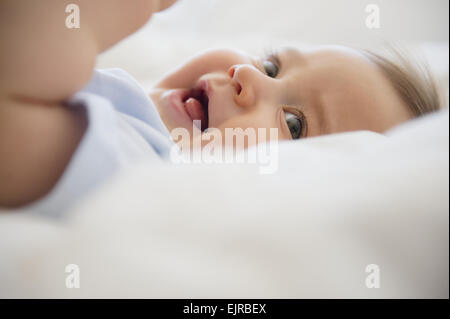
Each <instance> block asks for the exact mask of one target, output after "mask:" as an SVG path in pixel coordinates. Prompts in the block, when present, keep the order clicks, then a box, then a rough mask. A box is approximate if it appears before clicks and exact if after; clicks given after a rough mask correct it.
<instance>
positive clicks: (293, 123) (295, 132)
mask: <svg viewBox="0 0 450 319" xmlns="http://www.w3.org/2000/svg"><path fill="white" fill-rule="evenodd" d="M284 114H285V119H286V123H287V125H288V127H289V131H290V132H291V135H292V139H294V140H296V139H299V138H300V137H302V132H303V124H304V123H303V119H300V118H299V117H298V116H297V115H295V114H293V113H290V112H288V111H285V112H284Z"/></svg>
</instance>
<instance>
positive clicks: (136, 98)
mask: <svg viewBox="0 0 450 319" xmlns="http://www.w3.org/2000/svg"><path fill="white" fill-rule="evenodd" d="M71 2H72V3H73V4H76V5H77V6H78V7H79V8H80V11H81V17H82V18H81V26H80V28H79V29H69V28H67V27H66V25H65V24H64V21H65V18H66V15H67V14H66V11H65V10H66V7H65V5H66V4H65V3H64V1H60V0H40V1H39V2H38V1H17V0H2V1H1V2H0V33H1V36H0V48H1V55H0V64H1V70H2V72H1V74H0V154H1V162H0V207H9V208H14V207H22V208H23V209H25V210H26V209H27V208H29V209H30V210H31V211H33V212H39V213H42V214H46V215H49V216H60V215H61V214H62V212H63V211H64V210H65V209H67V208H68V207H70V205H71V204H72V203H74V202H75V201H76V200H77V199H79V198H80V197H82V196H83V195H85V194H87V193H88V192H90V191H91V190H93V189H94V188H96V187H97V186H98V185H100V184H101V183H102V182H104V181H105V180H107V178H108V177H110V176H111V175H113V174H114V173H115V172H117V171H118V170H120V169H122V168H124V167H127V166H130V165H133V164H135V163H136V162H137V161H154V162H155V163H156V162H161V161H163V160H167V158H168V154H169V152H170V149H171V148H172V147H173V146H174V145H175V142H176V141H174V140H173V139H172V137H171V135H170V132H171V131H172V130H174V129H178V128H184V129H185V130H187V131H188V132H189V133H190V135H191V136H192V139H194V138H195V136H198V135H196V134H195V132H194V131H198V132H200V135H202V134H203V135H208V134H211V133H210V131H211V130H212V128H214V129H215V130H216V131H220V132H224V133H225V131H226V129H229V128H242V129H246V128H254V129H257V128H258V129H259V128H267V129H268V128H276V129H277V130H278V136H277V138H278V139H280V140H291V139H292V140H295V139H303V138H306V137H312V136H318V135H323V134H330V133H337V132H343V131H352V130H372V131H375V132H384V131H386V130H387V129H389V128H391V127H393V126H395V125H397V124H399V123H402V122H404V121H407V120H409V119H412V118H414V117H416V116H419V115H422V114H425V113H427V112H431V111H433V110H436V109H437V108H438V105H439V100H438V98H437V94H436V90H435V88H434V86H433V84H432V82H431V81H430V80H429V78H428V77H422V76H421V75H420V74H416V73H414V70H413V68H411V67H409V66H408V65H406V66H404V65H403V66H400V65H397V64H395V63H393V62H391V61H389V60H387V59H384V58H382V57H380V56H377V55H375V54H371V53H367V52H358V51H356V50H351V49H347V48H342V47H327V48H321V49H318V50H315V51H299V50H297V49H294V48H282V49H281V50H280V51H278V52H275V53H271V54H269V55H268V56H265V57H252V56H249V55H247V54H245V53H242V52H240V51H235V50H211V51H207V52H205V53H202V54H199V55H197V56H195V57H194V58H192V59H190V60H189V61H188V62H187V63H186V64H184V65H183V66H181V67H179V68H178V69H176V70H175V71H174V72H172V73H170V74H169V75H168V76H166V77H165V78H164V79H162V80H161V81H160V83H158V84H157V85H156V87H155V88H154V89H153V90H152V91H151V92H150V98H149V94H148V93H146V92H144V91H143V90H142V89H141V87H140V86H139V84H138V83H137V82H136V81H135V80H134V79H133V78H132V77H131V76H129V75H128V74H127V73H126V72H124V71H121V70H118V69H114V70H95V71H93V69H94V65H95V59H96V56H97V54H98V53H100V52H102V51H104V50H106V49H107V48H109V47H110V46H112V45H113V44H115V43H117V42H118V41H120V40H121V39H123V38H124V37H126V36H128V35H129V34H131V33H133V32H134V31H136V30H137V29H138V28H139V27H140V26H142V25H143V24H144V23H145V22H146V21H147V20H148V19H149V17H150V16H151V15H152V13H154V12H158V11H161V10H163V9H165V8H167V7H169V6H170V5H172V4H173V3H174V2H175V0H159V1H158V0H135V1H122V0H96V1H92V0H77V1H75V0H74V1H71ZM105 8H108V9H107V10H105ZM403 62H406V61H403ZM197 121H200V122H197ZM250 144H251V143H247V144H246V145H245V146H244V147H248V146H250Z"/></svg>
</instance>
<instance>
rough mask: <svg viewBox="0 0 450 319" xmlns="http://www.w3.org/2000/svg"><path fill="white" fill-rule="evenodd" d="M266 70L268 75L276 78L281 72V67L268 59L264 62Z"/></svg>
mask: <svg viewBox="0 0 450 319" xmlns="http://www.w3.org/2000/svg"><path fill="white" fill-rule="evenodd" d="M262 65H263V68H264V71H265V72H266V74H267V75H268V76H270V77H271V78H276V77H277V75H278V72H279V67H278V65H276V63H274V62H272V61H270V60H266V61H264V62H263V63H262Z"/></svg>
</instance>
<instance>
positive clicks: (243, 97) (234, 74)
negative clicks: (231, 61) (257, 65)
mask: <svg viewBox="0 0 450 319" xmlns="http://www.w3.org/2000/svg"><path fill="white" fill-rule="evenodd" d="M250 68H251V67H250V66H246V65H233V66H232V67H230V68H229V69H228V75H229V76H230V79H231V84H232V85H233V87H234V88H235V90H236V94H235V95H234V100H235V102H236V104H238V105H239V106H242V107H249V106H251V105H253V104H254V100H255V92H254V90H253V87H252V83H251V82H252V81H251V77H250V76H249V75H250V74H249V72H251V70H250Z"/></svg>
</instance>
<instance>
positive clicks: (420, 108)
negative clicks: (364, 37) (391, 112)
mask: <svg viewBox="0 0 450 319" xmlns="http://www.w3.org/2000/svg"><path fill="white" fill-rule="evenodd" d="M390 51H391V52H392V53H393V55H394V56H393V58H392V59H390V58H387V57H384V56H381V55H380V54H377V53H374V52H371V51H367V50H364V51H363V53H364V54H365V55H366V56H367V57H368V58H369V59H370V60H371V61H372V62H373V63H375V65H377V66H378V67H379V68H380V69H381V70H382V72H383V73H385V75H386V76H387V78H388V79H389V81H390V82H391V84H392V85H393V86H394V88H395V89H396V91H397V92H398V94H399V95H400V97H401V98H402V100H403V101H404V102H405V103H406V104H407V105H408V106H409V108H410V109H411V111H412V112H413V114H414V116H415V117H419V116H422V115H425V114H427V113H431V112H435V111H438V110H439V109H441V105H442V103H441V98H440V95H439V91H438V88H437V85H436V81H435V79H434V77H433V75H432V74H431V71H430V69H429V67H428V65H427V64H425V63H421V64H419V63H414V62H413V61H414V60H413V59H411V58H408V57H407V56H406V54H404V53H401V52H400V51H399V50H398V49H395V48H392V47H391V48H390Z"/></svg>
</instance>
